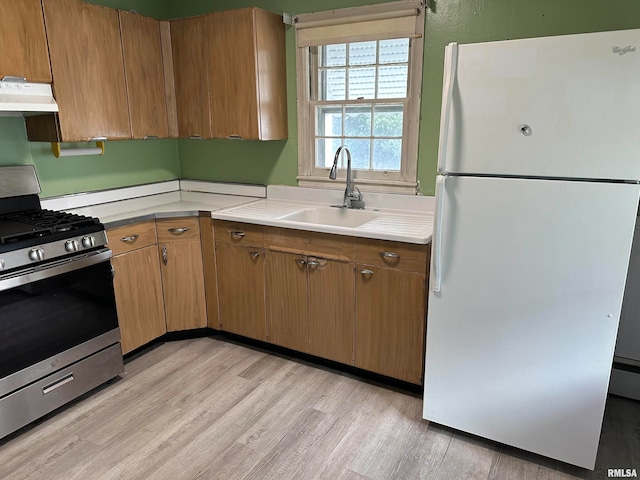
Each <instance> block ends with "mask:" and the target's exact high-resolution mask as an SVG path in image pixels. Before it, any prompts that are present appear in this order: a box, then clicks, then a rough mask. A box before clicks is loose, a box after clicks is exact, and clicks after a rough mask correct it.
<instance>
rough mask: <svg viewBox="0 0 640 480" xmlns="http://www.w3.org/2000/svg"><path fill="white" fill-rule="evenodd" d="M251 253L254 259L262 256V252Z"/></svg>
mask: <svg viewBox="0 0 640 480" xmlns="http://www.w3.org/2000/svg"><path fill="white" fill-rule="evenodd" d="M249 255H251V258H252V259H253V260H255V259H256V258H258V257H259V256H260V252H249Z"/></svg>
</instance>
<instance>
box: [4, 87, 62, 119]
mask: <svg viewBox="0 0 640 480" xmlns="http://www.w3.org/2000/svg"><path fill="white" fill-rule="evenodd" d="M57 111H58V104H57V103H56V101H55V99H54V98H53V93H52V91H51V85H49V84H48V83H28V82H26V81H25V79H24V78H20V77H4V78H3V79H2V80H0V116H20V115H30V114H36V113H47V112H57Z"/></svg>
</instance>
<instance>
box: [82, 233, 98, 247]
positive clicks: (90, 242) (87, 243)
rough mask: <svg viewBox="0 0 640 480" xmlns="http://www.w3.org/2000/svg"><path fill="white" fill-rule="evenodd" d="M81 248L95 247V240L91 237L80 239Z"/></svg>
mask: <svg viewBox="0 0 640 480" xmlns="http://www.w3.org/2000/svg"><path fill="white" fill-rule="evenodd" d="M82 246H83V247H84V248H91V247H95V246H96V239H95V238H94V237H93V235H89V236H87V237H82Z"/></svg>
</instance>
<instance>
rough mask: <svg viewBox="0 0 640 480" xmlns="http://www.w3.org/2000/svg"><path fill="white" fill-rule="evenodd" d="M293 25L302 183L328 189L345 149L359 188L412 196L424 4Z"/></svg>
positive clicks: (316, 16)
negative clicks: (339, 154)
mask: <svg viewBox="0 0 640 480" xmlns="http://www.w3.org/2000/svg"><path fill="white" fill-rule="evenodd" d="M295 25H296V41H297V46H298V54H297V61H298V64H297V69H298V127H299V128H298V135H299V141H298V158H299V160H298V181H299V184H300V185H302V186H316V187H317V186H328V185H327V182H330V180H329V178H328V175H329V169H330V168H331V166H332V164H333V161H334V154H335V151H336V150H337V148H338V147H340V146H341V145H342V146H346V147H347V148H348V149H349V150H350V152H351V157H352V169H353V171H354V178H355V181H356V183H357V184H358V185H359V187H360V188H363V189H364V190H376V191H393V192H405V193H415V189H416V183H417V182H416V167H417V150H418V145H417V142H418V123H419V108H420V89H421V79H422V43H423V42H422V35H421V33H420V32H421V31H422V30H423V29H424V11H423V7H422V4H421V2H415V1H406V0H403V1H400V2H394V3H387V4H379V5H372V6H367V7H355V8H348V9H342V10H334V11H331V12H320V13H313V14H306V15H300V16H298V17H296V21H295ZM345 162H346V160H345V159H344V156H343V158H342V159H340V164H339V165H340V167H341V168H342V169H343V170H342V172H341V175H340V173H339V176H342V177H343V178H344V176H345V171H344V169H346V165H345ZM335 187H336V188H342V186H341V185H340V184H336V185H335Z"/></svg>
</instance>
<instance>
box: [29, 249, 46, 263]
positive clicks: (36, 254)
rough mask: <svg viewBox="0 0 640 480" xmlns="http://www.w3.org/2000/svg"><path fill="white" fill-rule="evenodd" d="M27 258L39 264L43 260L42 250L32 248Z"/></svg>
mask: <svg viewBox="0 0 640 480" xmlns="http://www.w3.org/2000/svg"><path fill="white" fill-rule="evenodd" d="M29 258H30V259H31V260H32V261H34V262H40V261H42V260H44V250H43V249H41V248H32V249H31V250H30V251H29Z"/></svg>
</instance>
